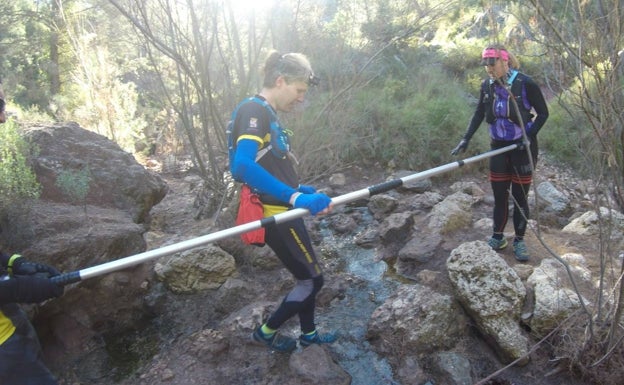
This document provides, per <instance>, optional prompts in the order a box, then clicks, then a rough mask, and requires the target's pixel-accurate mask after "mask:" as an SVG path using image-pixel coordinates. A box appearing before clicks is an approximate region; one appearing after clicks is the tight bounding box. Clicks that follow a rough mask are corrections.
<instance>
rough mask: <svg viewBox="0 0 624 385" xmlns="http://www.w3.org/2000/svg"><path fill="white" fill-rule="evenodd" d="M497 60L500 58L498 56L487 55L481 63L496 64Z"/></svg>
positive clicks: (486, 64)
mask: <svg viewBox="0 0 624 385" xmlns="http://www.w3.org/2000/svg"><path fill="white" fill-rule="evenodd" d="M497 60H498V58H496V57H486V58H483V59H482V60H481V65H484V66H493V65H494V64H496V61H497Z"/></svg>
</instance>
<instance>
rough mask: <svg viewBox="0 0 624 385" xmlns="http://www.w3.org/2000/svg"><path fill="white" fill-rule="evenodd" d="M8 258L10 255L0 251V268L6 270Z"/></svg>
mask: <svg viewBox="0 0 624 385" xmlns="http://www.w3.org/2000/svg"><path fill="white" fill-rule="evenodd" d="M10 258H11V257H10V256H9V255H8V254H7V253H5V252H3V251H0V268H2V269H4V270H6V268H7V266H8V264H9V259H10Z"/></svg>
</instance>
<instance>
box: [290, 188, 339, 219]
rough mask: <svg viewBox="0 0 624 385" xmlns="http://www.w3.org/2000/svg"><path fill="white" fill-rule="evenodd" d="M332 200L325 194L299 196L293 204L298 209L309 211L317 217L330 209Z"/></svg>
mask: <svg viewBox="0 0 624 385" xmlns="http://www.w3.org/2000/svg"><path fill="white" fill-rule="evenodd" d="M330 203H331V198H330V197H328V196H327V195H325V194H323V193H315V194H299V195H298V196H297V197H296V198H295V201H294V202H293V207H294V208H296V209H307V210H308V211H310V214H312V215H316V214H318V213H320V212H321V211H323V210H325V209H326V208H328V207H329V205H330Z"/></svg>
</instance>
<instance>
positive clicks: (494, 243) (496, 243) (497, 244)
mask: <svg viewBox="0 0 624 385" xmlns="http://www.w3.org/2000/svg"><path fill="white" fill-rule="evenodd" d="M488 245H490V247H491V248H492V249H494V250H502V249H504V248H505V247H507V245H508V243H507V239H505V238H504V237H503V239H496V238H494V237H492V238H490V240H489V241H488Z"/></svg>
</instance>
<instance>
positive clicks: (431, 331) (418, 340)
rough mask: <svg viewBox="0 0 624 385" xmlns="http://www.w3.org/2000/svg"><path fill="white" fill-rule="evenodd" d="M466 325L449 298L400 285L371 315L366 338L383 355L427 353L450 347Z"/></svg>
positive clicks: (457, 307)
mask: <svg viewBox="0 0 624 385" xmlns="http://www.w3.org/2000/svg"><path fill="white" fill-rule="evenodd" d="M466 321H467V320H466V319H465V317H464V315H463V312H462V310H461V309H460V308H459V306H458V305H457V303H456V302H455V301H454V299H453V298H452V297H450V296H448V295H444V294H440V293H437V292H435V291H433V290H431V289H430V288H428V287H426V286H423V285H419V284H415V285H401V286H400V287H399V289H398V290H397V291H396V293H395V294H393V295H392V296H391V297H389V298H388V299H387V300H386V301H385V302H384V303H383V304H382V305H381V306H380V307H378V308H377V309H376V310H375V311H374V312H373V315H372V316H371V319H370V321H369V325H368V331H367V338H368V339H369V340H370V341H371V344H372V345H373V346H374V348H375V350H376V351H377V352H379V353H380V354H383V355H386V354H396V352H397V351H410V352H413V353H428V352H432V351H435V350H437V349H448V348H451V347H453V346H454V345H455V343H456V342H457V338H458V337H459V336H460V335H462V333H464V331H465V328H466Z"/></svg>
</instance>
